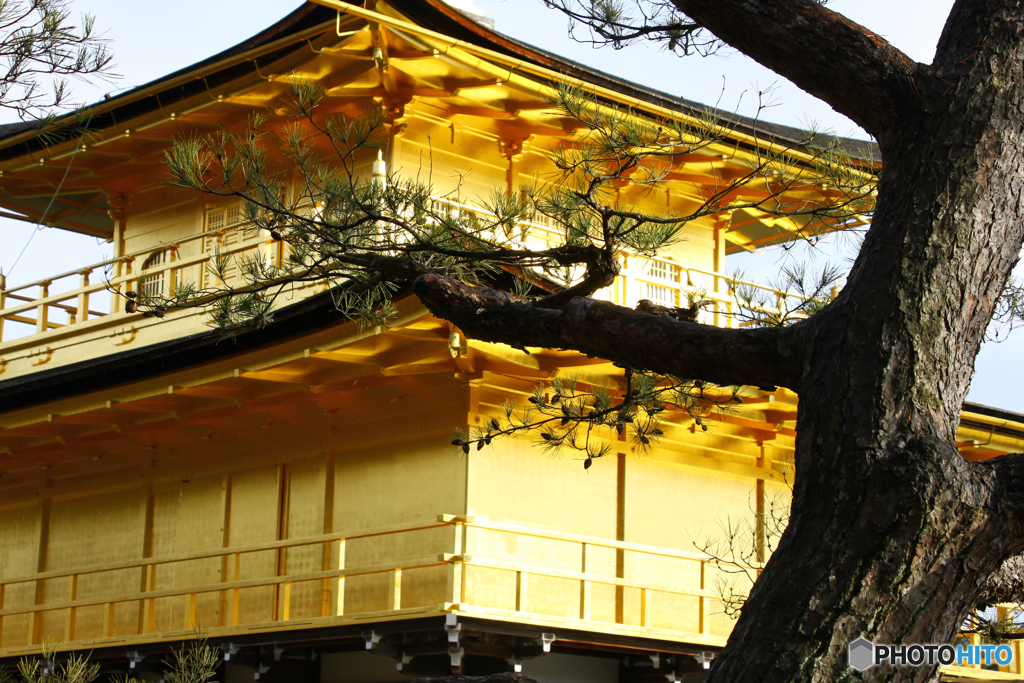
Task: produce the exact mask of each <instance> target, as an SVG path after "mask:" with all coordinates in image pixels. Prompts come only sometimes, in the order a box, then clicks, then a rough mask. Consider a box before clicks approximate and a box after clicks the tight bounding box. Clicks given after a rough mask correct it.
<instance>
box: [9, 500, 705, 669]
mask: <svg viewBox="0 0 1024 683" xmlns="http://www.w3.org/2000/svg"><path fill="white" fill-rule="evenodd" d="M445 529H448V530H450V531H447V530H445ZM414 534H424V535H423V536H422V537H420V538H419V539H418V540H417V539H416V538H415V537H414V536H412V535H414ZM431 534H433V535H431ZM496 535H497V536H496ZM396 536H402V537H403V538H400V539H397V538H395V537H396ZM498 537H501V538H503V539H505V540H502V541H501V545H503V546H506V545H507V544H506V541H507V540H508V539H509V538H515V539H517V540H516V543H518V544H522V545H524V546H525V545H528V544H529V542H530V541H531V539H532V542H534V543H540V544H541V545H542V546H543V545H544V544H547V546H548V547H546V548H545V549H544V552H542V553H540V554H538V553H533V555H532V556H531V555H530V553H529V552H526V551H523V552H520V553H504V554H501V553H494V552H489V551H493V550H494V546H495V542H496V539H497V538H498ZM441 539H443V540H441ZM389 543H390V545H389ZM359 544H362V545H359ZM552 544H554V545H553V546H552ZM400 546H401V547H404V548H405V551H404V554H405V555H409V554H410V553H411V554H416V555H418V556H420V557H415V558H411V559H400V558H399V557H398V556H397V555H398V554H399V552H398V550H396V549H397V548H399V547H400ZM489 546H490V547H489ZM554 546H557V551H553V547H554ZM302 548H306V549H312V550H313V551H314V555H316V557H317V558H319V559H316V560H315V563H316V564H319V565H320V567H322V568H319V569H312V570H310V569H309V567H308V566H307V567H305V568H303V569H302V570H300V571H296V572H292V573H288V572H287V571H284V572H282V571H281V569H280V568H281V567H286V566H287V562H274V563H273V564H274V566H275V567H277V569H271V570H270V571H268V572H266V573H264V574H263V575H260V576H256V577H252V578H244V579H243V578H242V577H241V568H242V566H243V564H244V563H245V558H246V556H251V555H252V554H255V553H266V552H268V551H270V552H274V553H296V552H299V551H300V549H302ZM353 549H355V555H360V554H363V555H371V556H375V557H377V556H381V555H382V553H383V555H384V557H378V559H384V560H387V557H386V556H387V555H389V554H390V555H391V560H387V561H383V562H373V563H367V564H360V565H358V566H354V565H352V564H350V561H351V559H352V556H353ZM599 552H606V553H611V555H612V556H614V557H613V560H614V561H613V562H611V563H610V564H609V563H608V562H605V563H604V566H603V567H602V566H601V564H600V563H595V561H594V558H595V553H599ZM641 558H642V559H643V560H646V561H650V560H651V559H652V558H660V559H661V560H668V561H670V562H677V563H684V564H691V565H692V566H693V568H694V571H692V572H691V571H686V570H685V569H683V570H682V571H679V572H673V573H671V575H670V576H668V577H666V576H664V575H662V574H658V573H657V572H651V571H645V570H644V569H643V562H642V561H641V562H639V563H638V560H640V559H641ZM308 559H309V557H308V553H307V560H308ZM605 559H606V560H607V559H608V557H606V558H605ZM199 560H205V561H208V562H212V563H214V564H216V565H217V566H218V567H219V570H218V573H219V579H220V580H214V581H211V580H206V581H194V582H188V581H185V582H182V581H181V576H180V574H178V573H177V572H176V571H175V570H179V571H180V570H182V569H187V567H188V563H195V562H196V561H199ZM710 560H711V558H709V557H707V556H705V555H702V554H699V553H691V552H684V551H678V550H673V549H668V548H658V547H653V546H645V545H639V544H633V543H624V542H619V541H613V540H608V539H602V538H594V537H588V536H580V535H575V534H568V533H560V532H556V531H549V530H544V529H537V528H531V527H525V526H519V525H513V524H504V523H499V522H490V521H486V520H477V519H474V518H472V517H468V518H467V517H458V516H453V515H440V516H438V518H437V521H436V522H431V521H423V522H418V523H410V524H404V525H396V526H389V527H380V528H374V529H364V530H358V531H353V532H349V533H333V534H322V535H318V536H307V537H302V538H294V539H286V540H280V541H270V542H265V543H258V544H250V545H245V546H236V547H226V548H216V549H211V550H208V551H203V552H196V553H185V554H178V555H173V556H164V557H150V558H139V559H137V560H132V561H126V562H119V563H106V564H98V565H92V566H82V567H75V568H69V569H65V570H56V571H46V572H40V573H36V574H30V575H24V576H9V577H0V635H3V636H4V639H3V640H2V641H0V656H3V653H7V654H14V653H19V652H29V651H33V650H36V649H38V648H39V647H40V646H41V644H42V643H43V642H44V640H47V639H50V640H59V641H60V642H61V643H62V644H63V646H69V647H71V646H74V644H75V643H82V642H101V641H103V640H104V639H110V638H114V637H115V636H116V637H117V638H118V640H119V642H121V641H128V642H132V641H142V640H149V639H152V638H160V637H166V636H167V635H173V634H178V635H180V634H181V633H182V632H187V631H189V630H192V629H195V628H203V629H206V630H209V631H210V632H211V634H213V635H217V634H218V633H220V634H227V633H231V632H235V631H238V630H239V628H244V629H246V630H248V629H251V628H254V627H259V628H264V627H267V628H274V627H275V625H276V626H277V627H290V626H295V625H301V626H303V627H311V626H313V627H315V626H317V625H329V624H334V623H338V621H339V620H341V621H347V620H357V619H358V620H365V619H367V618H381V619H388V618H401V617H402V616H404V615H410V614H422V613H424V612H436V613H442V612H448V611H457V612H472V613H477V614H489V615H491V616H493V617H494V618H497V619H504V620H517V621H523V620H526V621H529V620H533V621H538V620H539V621H542V622H543V621H544V620H557V621H559V622H572V623H574V624H575V625H574V628H585V629H593V630H597V631H615V630H616V629H619V630H622V629H630V628H648V629H649V628H651V626H652V623H651V619H650V610H651V606H652V605H653V604H654V601H655V600H656V599H659V597H664V596H684V597H687V598H692V599H694V601H695V602H694V610H693V612H694V613H692V614H685V615H678V618H677V619H676V625H677V626H678V628H672V626H673V624H672V623H661V624H660V625H658V624H655V625H654V626H655V628H656V629H657V630H658V632H660V633H669V632H675V638H676V639H679V640H691V641H693V642H704V643H718V642H719V641H722V642H724V636H725V634H724V633H714V632H713V629H710V628H709V626H708V623H709V622H708V616H709V614H710V613H712V612H713V611H720V609H719V608H717V607H716V606H715V605H716V602H717V600H718V597H717V595H716V594H715V592H714V591H712V590H709V589H708V588H707V587H706V586H705V585H704V584H705V581H706V577H707V572H708V562H709V561H710ZM306 564H307V565H308V564H309V562H308V561H307V563H306ZM573 565H575V567H576V568H575V569H570V568H569V567H571V566H573ZM192 566H195V565H194V564H193V565H192ZM125 571H129V572H133V574H131V575H130V576H129V577H128V578H129V581H128V582H127V583H130V585H132V586H137V587H138V588H137V589H134V590H126V591H123V592H120V593H115V594H109V593H105V592H101V593H98V594H95V595H83V594H82V591H81V588H82V586H83V585H85V584H86V583H87V582H88V581H89V580H90V578H91V579H92V580H93V583H95V578H96V577H103V576H104V575H105V576H106V577H107V578H113V577H115V576H116V575H117V574H118V573H123V572H125ZM416 572H432V573H420V574H417V575H415V576H414V580H413V582H412V584H408V585H407V582H408V577H410V576H411V575H414V574H415V573H416ZM131 577H134V578H131ZM431 577H433V581H434V583H433V585H432V587H431V586H429V585H428V588H427V589H426V590H425V589H424V585H427V584H430V583H431V581H430V580H428V579H431ZM687 577H690V578H687ZM122 578H124V575H123V574H122ZM357 579H363V581H362V583H360V584H358V585H353V583H352V582H353V581H355V580H357ZM367 579H369V580H367ZM545 579H547V580H555V581H556V582H561V584H559V585H547V586H538V582H539V581H541V580H545ZM425 580H427V581H426V583H425ZM58 583H59V584H60V585H59V586H57V585H55V584H58ZM122 583H124V582H122ZM175 583H178V584H181V585H175ZM346 583H347V584H348V588H346ZM512 584H514V586H515V588H514V591H512V590H509V591H507V593H508V595H507V599H496V598H495V595H497V593H498V592H500V590H501V589H502V587H509V586H511V585H512ZM303 586H308V587H309V588H308V589H306V590H305V593H304V595H306V597H307V598H309V597H310V596H311V595H312V596H316V595H318V596H319V599H318V600H317V601H316V602H318V604H317V605H316V606H315V609H313V610H310V609H309V604H308V603H309V602H310V601H309V600H308V599H307V601H306V609H304V610H302V613H300V614H297V613H296V611H295V610H294V609H293V604H292V597H293V595H294V594H295V591H296V590H302V588H301V587H303ZM567 586H573V588H571V589H567V588H566V587H567ZM19 587H20V588H21V590H19ZM531 587H532V589H531ZM599 587H606V588H607V589H609V590H606V591H605V593H606V595H604V596H603V597H602V598H601V599H597V596H596V592H597V591H598V590H599ZM259 589H263V590H262V591H260V590H259ZM55 591H56V592H55ZM246 591H249V593H246ZM410 591H412V592H410ZM624 591H632V592H634V593H636V596H635V598H636V599H635V600H634V601H633V602H630V604H629V605H625V606H624V604H623V602H624V600H625V601H626V602H629V600H628V599H627V598H624ZM15 594H20V595H21V599H20V600H18V601H17V603H19V604H10V603H11V602H12V597H14V596H15ZM33 596H34V597H33ZM204 596H214V597H213V599H207V600H205V602H204ZM5 597H6V600H5ZM627 597H628V596H627ZM616 601H618V605H617V607H616V605H615V603H616ZM211 603H213V604H214V605H215V607H214V608H211V607H210V604H211ZM541 603H544V604H541ZM634 603H635V604H634ZM86 610H92V614H91V615H90V616H91V619H90V620H89V621H90V623H89V624H87V625H86V626H85V627H83V623H82V617H83V615H84V614H85V613H86ZM599 610H603V612H602V613H601V614H598V611H599ZM97 611H98V612H99V615H97ZM53 615H56V616H53ZM259 615H263V616H262V617H261V616H259ZM267 615H269V619H268V618H266V616H267ZM662 621H663V622H664V618H663V619H662ZM19 624H20V627H19ZM688 624H692V625H695V626H696V628H684V626H687V625H688Z"/></svg>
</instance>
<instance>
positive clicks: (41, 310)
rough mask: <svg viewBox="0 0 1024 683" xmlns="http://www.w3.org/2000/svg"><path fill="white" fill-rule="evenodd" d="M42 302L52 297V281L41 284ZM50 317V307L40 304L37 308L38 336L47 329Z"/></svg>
mask: <svg viewBox="0 0 1024 683" xmlns="http://www.w3.org/2000/svg"><path fill="white" fill-rule="evenodd" d="M39 286H40V288H41V291H40V296H39V299H40V301H41V300H43V299H45V298H46V297H48V296H50V281H49V280H43V282H42V283H40V285H39ZM48 315H49V306H48V305H47V304H39V305H38V306H36V334H42V333H43V332H46V329H47V322H48V320H47V318H48Z"/></svg>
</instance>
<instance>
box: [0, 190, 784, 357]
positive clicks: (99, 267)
mask: <svg viewBox="0 0 1024 683" xmlns="http://www.w3.org/2000/svg"><path fill="white" fill-rule="evenodd" d="M432 199H433V201H436V202H439V203H442V204H445V205H448V206H450V207H453V208H455V209H457V210H460V211H473V212H474V213H476V214H478V215H483V216H492V215H493V214H491V213H490V212H489V211H487V210H486V209H483V208H480V207H474V206H470V205H468V204H463V203H460V202H457V201H455V200H452V199H450V198H447V197H433V198H432ZM249 225H250V224H248V223H246V222H240V223H236V224H234V225H226V226H223V227H220V228H217V229H214V230H206V231H202V232H197V233H195V234H193V235H189V236H187V237H183V238H181V239H179V240H175V241H173V242H161V243H157V244H153V245H150V246H148V247H147V248H145V249H139V250H136V251H133V252H131V253H129V254H125V255H123V256H118V257H116V258H113V259H110V260H107V261H103V262H100V263H95V264H93V265H90V266H86V267H84V268H79V269H76V270H72V271H68V272H65V273H60V274H58V275H54V276H52V277H48V278H46V279H43V280H37V281H35V282H30V283H27V284H22V285H18V286H16V287H10V288H8V287H7V286H6V280H5V278H4V276H3V275H0V343H3V342H4V341H6V340H8V339H9V338H10V334H9V333H7V334H5V325H4V323H5V321H9V322H13V323H22V324H27V325H33V326H35V334H44V333H47V332H50V331H52V330H57V329H60V328H63V327H66V326H70V325H77V324H81V323H84V322H86V321H88V320H90V319H96V318H105V317H107V316H115V317H123V316H125V315H126V314H125V313H124V312H123V311H122V310H121V305H122V304H123V301H122V300H121V299H120V298H119V297H118V296H117V295H116V294H115V292H118V291H120V292H126V291H129V290H136V291H138V290H140V289H141V288H142V287H141V285H142V281H143V280H145V279H149V278H160V279H161V281H162V283H163V284H162V287H163V288H164V291H166V292H167V293H173V292H174V290H175V287H176V285H177V283H179V282H180V281H181V280H182V277H183V271H185V270H186V269H189V268H193V267H195V266H199V267H200V268H202V269H204V270H202V271H200V273H199V276H200V278H201V277H202V276H203V272H204V271H205V264H207V263H209V262H210V261H211V260H212V259H213V258H214V256H215V254H219V255H221V256H225V257H231V258H238V257H239V256H241V255H242V254H244V253H246V252H254V251H262V253H261V254H260V255H259V256H260V258H262V259H268V260H273V261H274V262H275V263H277V264H278V265H280V264H281V261H282V259H283V258H284V253H283V252H282V250H281V243H280V242H276V241H274V240H272V239H271V238H270V236H269V234H265V235H261V234H259V233H258V232H257V231H255V230H252V229H251V227H247V226H249ZM523 227H525V228H527V229H528V231H529V235H530V236H529V237H527V238H526V239H527V241H528V240H533V239H542V240H546V241H550V240H556V241H557V240H558V239H560V238H559V236H558V232H557V230H554V229H552V228H551V227H549V226H546V225H541V224H539V223H524V224H523ZM235 232H238V233H241V234H242V236H241V238H240V239H239V240H238V241H237V242H236V243H234V244H225V243H224V242H225V236H227V235H229V234H230V233H235ZM245 232H251V233H252V234H250V235H245ZM211 238H213V239H214V240H215V241H216V244H217V247H216V250H215V251H214V250H213V249H211V248H209V247H208V246H206V245H205V244H204V243H205V241H206V240H209V239H211ZM516 239H517V241H523V240H519V239H518V238H516ZM196 243H198V244H199V249H198V250H195V249H194V248H193V249H189V247H190V246H191V245H195V244H196ZM524 243H525V242H524ZM159 251H168V252H169V257H168V258H167V259H166V261H165V262H163V263H160V264H154V265H153V266H152V267H149V268H146V269H141V268H136V267H135V262H136V261H144V260H145V258H146V257H147V256H149V255H152V254H154V253H155V252H159ZM187 251H193V252H196V253H193V254H191V255H184V252H187ZM620 258H621V261H622V263H623V270H622V273H621V274H620V275H619V277H618V278H617V280H616V282H615V283H614V284H613V285H612V286H610V287H608V288H607V289H606V290H602V292H599V293H598V294H597V295H596V296H597V297H598V298H605V299H607V300H609V301H612V302H614V303H617V304H620V305H624V306H629V307H632V306H635V305H636V303H637V301H638V300H639V299H642V298H652V296H653V298H654V299H659V298H660V300H656V301H655V303H660V304H663V305H670V306H686V305H688V298H690V297H695V298H703V299H710V300H711V301H713V310H712V311H711V313H712V317H711V319H710V320H709V322H712V323H713V324H715V325H718V326H722V327H734V326H737V325H738V324H739V323H738V321H737V320H736V312H737V306H736V303H735V297H734V296H733V292H734V289H735V287H736V286H744V287H750V288H754V289H757V290H760V291H763V292H765V294H767V295H769V297H774V299H775V301H776V302H778V305H779V307H783V306H784V305H785V302H788V301H793V300H797V301H799V300H803V299H804V297H801V296H800V295H797V294H794V293H792V292H787V291H783V290H779V289H777V288H774V287H771V286H767V285H763V284H760V283H756V282H751V281H746V280H737V279H735V278H733V277H730V276H729V275H728V274H726V273H722V272H717V271H713V270H707V269H703V268H698V267H694V266H691V265H687V264H685V263H683V262H680V261H677V260H674V259H671V258H663V257H645V256H639V255H636V254H631V253H623V254H622V255H621V257H620ZM652 270H660V271H662V272H664V273H665V275H666V276H658V275H652V274H651V272H652ZM96 273H102V274H103V275H102V277H100V278H99V281H95V282H94V281H92V280H93V279H94V275H95V274H96ZM74 276H78V277H79V278H80V280H79V282H78V286H77V287H75V288H73V289H70V290H68V291H64V292H60V293H58V294H50V291H51V288H52V286H53V284H54V283H55V282H59V281H61V280H65V279H67V278H71V277H74ZM645 288H647V289H650V288H653V289H650V291H652V292H654V294H653V295H648V292H647V290H645ZM32 289H37V290H38V291H37V292H35V293H34V294H30V293H28V292H29V290H32ZM104 293H109V294H111V298H110V305H109V309H110V310H109V311H103V310H97V307H96V306H94V305H92V304H94V303H95V296H96V295H98V294H104ZM12 302H14V303H13V305H12ZM61 316H63V319H62V320H61V319H55V318H61Z"/></svg>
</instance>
